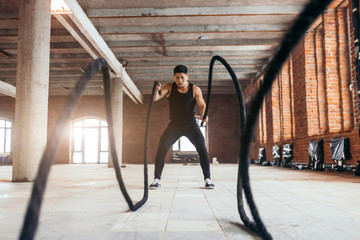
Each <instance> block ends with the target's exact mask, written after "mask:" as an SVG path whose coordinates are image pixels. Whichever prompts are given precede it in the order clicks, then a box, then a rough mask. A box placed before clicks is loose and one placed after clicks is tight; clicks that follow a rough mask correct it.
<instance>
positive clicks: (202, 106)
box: [193, 86, 208, 122]
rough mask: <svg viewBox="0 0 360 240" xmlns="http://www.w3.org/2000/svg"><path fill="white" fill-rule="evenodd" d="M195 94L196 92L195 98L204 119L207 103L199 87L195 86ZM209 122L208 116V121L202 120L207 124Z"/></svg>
mask: <svg viewBox="0 0 360 240" xmlns="http://www.w3.org/2000/svg"><path fill="white" fill-rule="evenodd" d="M193 92H194V95H195V96H194V97H195V101H196V104H197V105H198V107H199V111H200V115H201V118H203V117H204V113H205V109H206V103H205V101H204V98H203V96H202V92H201V89H200V88H199V87H198V86H194V89H193ZM207 121H208V117H207V116H206V119H202V122H207Z"/></svg>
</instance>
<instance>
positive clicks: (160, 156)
mask: <svg viewBox="0 0 360 240" xmlns="http://www.w3.org/2000/svg"><path fill="white" fill-rule="evenodd" d="M179 138H180V134H179V131H178V128H177V127H176V126H174V125H173V124H171V123H169V125H168V126H167V128H166V129H165V131H164V132H163V134H162V136H161V138H160V142H159V146H158V150H157V153H156V157H155V171H154V176H155V178H157V179H159V180H160V179H161V173H162V170H163V168H164V164H165V155H166V153H167V151H168V150H169V148H170V147H171V146H172V145H173V144H174V143H175V142H176V140H178V139H179Z"/></svg>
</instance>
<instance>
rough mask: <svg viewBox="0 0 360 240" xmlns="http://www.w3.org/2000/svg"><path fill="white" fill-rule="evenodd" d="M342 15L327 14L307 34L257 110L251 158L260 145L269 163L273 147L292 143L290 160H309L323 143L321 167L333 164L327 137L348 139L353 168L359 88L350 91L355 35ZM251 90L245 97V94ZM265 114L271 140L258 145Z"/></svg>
mask: <svg viewBox="0 0 360 240" xmlns="http://www.w3.org/2000/svg"><path fill="white" fill-rule="evenodd" d="M346 11H347V9H346V6H345V5H343V6H342V7H340V8H338V9H336V10H335V9H330V10H327V11H326V12H325V13H324V14H323V16H322V18H321V23H320V24H319V25H318V26H314V27H313V28H312V29H310V30H308V32H307V33H306V34H305V36H304V37H303V39H302V40H301V41H300V42H299V44H298V45H297V46H296V48H295V49H294V50H293V52H292V53H291V56H290V58H289V59H288V61H287V62H286V63H285V64H284V65H283V67H282V70H281V71H280V73H279V74H278V76H277V78H276V79H275V81H274V84H273V87H272V91H271V93H269V94H268V95H267V96H266V100H265V104H264V105H263V107H262V110H261V112H260V116H259V120H258V121H259V123H258V126H259V129H258V130H257V133H256V136H257V137H258V138H256V142H255V143H254V144H253V145H252V149H251V158H252V159H256V158H257V154H258V148H259V147H265V148H266V157H267V159H268V160H273V156H272V146H273V145H274V144H278V145H279V146H282V145H283V144H285V143H293V147H294V160H293V161H294V162H307V161H308V146H309V142H310V141H313V140H320V139H323V140H324V151H325V156H324V157H325V163H327V164H331V163H333V161H332V159H331V149H330V141H331V139H333V138H339V137H347V138H349V139H350V145H351V146H350V149H351V154H352V159H350V160H348V161H346V164H357V160H358V159H359V157H360V154H359V151H358V149H359V132H358V121H359V117H358V103H357V101H358V100H357V94H356V91H357V87H356V86H355V89H354V90H353V91H350V89H349V85H350V83H351V82H352V81H354V79H355V69H354V66H353V64H352V62H351V59H354V58H355V57H354V43H353V41H354V40H353V39H354V37H353V31H352V26H351V25H350V26H349V25H348V21H347V13H346ZM350 13H351V7H350ZM350 24H352V23H350ZM349 29H350V32H349ZM349 36H350V38H349ZM253 85H255V83H254V84H253ZM252 87H255V86H252ZM249 88H250V86H249V87H248V88H247V89H246V92H245V95H249ZM251 94H253V93H251ZM269 111H270V112H272V114H271V115H270V114H267V124H266V125H265V126H266V127H267V131H266V134H268V135H271V136H272V137H268V138H267V139H268V141H262V139H261V136H262V135H264V133H263V132H262V128H263V127H264V124H263V123H262V116H261V113H263V112H266V113H268V112H269ZM279 111H280V113H279Z"/></svg>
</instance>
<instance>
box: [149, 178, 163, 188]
mask: <svg viewBox="0 0 360 240" xmlns="http://www.w3.org/2000/svg"><path fill="white" fill-rule="evenodd" d="M160 187H161V183H160V179H158V178H155V179H154V181H153V183H152V184H150V186H149V188H150V189H154V190H156V189H159V188H160Z"/></svg>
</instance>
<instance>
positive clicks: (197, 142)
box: [185, 123, 210, 179]
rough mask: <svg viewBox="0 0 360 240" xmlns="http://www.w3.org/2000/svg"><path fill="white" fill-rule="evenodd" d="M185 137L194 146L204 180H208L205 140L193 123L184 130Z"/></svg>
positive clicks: (208, 163)
mask: <svg viewBox="0 0 360 240" xmlns="http://www.w3.org/2000/svg"><path fill="white" fill-rule="evenodd" d="M185 136H186V137H187V138H188V139H189V140H190V142H191V143H192V144H193V145H194V146H195V148H196V151H197V152H198V153H199V156H200V166H201V169H202V171H203V174H204V179H206V178H209V179H210V159H209V154H208V152H207V149H206V146H205V139H204V136H203V135H202V133H201V131H200V128H199V126H198V125H197V124H196V123H194V124H191V125H189V127H187V129H186V133H185Z"/></svg>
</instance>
